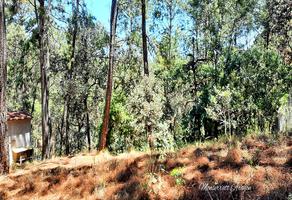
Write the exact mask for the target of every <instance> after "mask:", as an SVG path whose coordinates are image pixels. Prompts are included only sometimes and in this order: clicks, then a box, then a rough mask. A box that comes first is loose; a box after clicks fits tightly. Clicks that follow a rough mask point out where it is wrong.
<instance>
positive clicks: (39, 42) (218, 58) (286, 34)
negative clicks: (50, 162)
mask: <svg viewBox="0 0 292 200" xmlns="http://www.w3.org/2000/svg"><path fill="white" fill-rule="evenodd" d="M42 2H44V5H43V6H45V7H46V8H47V9H45V10H46V11H47V12H44V10H43V8H42V7H41V6H42ZM96 3H98V2H96ZM142 5H143V6H142ZM117 7H118V8H117V10H118V16H117V29H116V34H115V33H113V34H115V36H116V38H115V39H116V41H115V42H114V43H113V41H112V40H113V39H112V38H113V35H110V33H109V32H108V31H107V30H106V28H105V27H104V26H103V25H102V24H101V23H100V22H99V21H98V19H96V18H95V17H94V16H93V15H92V14H91V13H89V12H88V9H87V7H86V3H85V1H84V0H76V1H67V0H58V1H55V0H52V1H11V0H7V4H6V10H5V13H6V15H7V18H6V27H7V48H8V49H7V56H8V59H7V63H8V81H7V105H8V109H9V110H24V111H28V112H30V113H31V114H32V115H33V141H34V145H35V146H36V147H37V146H39V144H41V141H43V140H44V139H46V140H47V142H46V143H43V145H50V147H48V148H49V149H48V150H44V149H43V151H52V154H54V155H62V154H71V153H77V152H80V151H82V150H83V149H89V150H90V149H91V148H97V147H98V145H99V136H100V134H101V130H102V121H103V114H104V106H105V105H106V102H105V95H106V88H107V76H108V72H109V71H110V70H108V66H109V64H110V65H111V69H112V73H113V74H112V77H109V78H112V79H113V80H112V82H113V87H112V91H108V92H110V93H112V98H111V107H110V113H109V124H108V125H107V126H108V130H103V131H106V132H107V133H108V134H107V136H106V137H107V144H106V145H107V147H108V149H109V150H111V151H113V152H123V151H126V150H130V149H140V150H143V149H147V148H148V145H149V143H148V140H149V137H148V136H149V135H148V133H149V132H151V134H152V135H153V138H154V139H153V138H152V139H153V140H154V142H153V144H154V147H155V148H156V149H172V148H175V147H177V146H181V145H183V144H186V143H189V142H193V141H195V140H198V139H200V140H204V139H208V138H213V137H218V136H219V135H220V134H236V135H240V134H246V133H248V132H252V131H261V132H274V131H276V130H277V127H276V126H277V116H278V110H279V108H280V106H281V105H282V104H284V103H285V102H286V101H287V96H288V93H289V88H292V85H291V83H292V66H291V63H292V62H291V52H292V50H291V41H292V39H291V37H292V33H291V15H292V14H291V13H292V12H291V3H290V2H289V1H288V0H276V1H270V0H260V1H256V0H227V1H226V0H224V1H223V0H164V1H159V3H157V1H153V0H149V1H147V0H146V1H140V0H129V1H127V0H120V1H118V2H117ZM141 8H142V9H141ZM42 20H45V22H44V23H45V24H42ZM41 25H44V26H45V27H44V30H42V27H40V26H41ZM111 26H112V29H113V28H114V27H115V25H113V24H112V25H111ZM42 31H43V32H42ZM44 31H45V32H44ZM111 33H112V32H111ZM44 37H45V38H44ZM110 43H111V45H109V44H110ZM110 46H111V48H110ZM145 47H146V49H145ZM113 50H115V51H113ZM109 52H111V54H109ZM147 54H148V55H147ZM109 57H113V58H112V60H111V59H109ZM146 57H147V58H149V59H148V60H146V61H145V58H146ZM46 59H48V60H46ZM44 62H47V63H44ZM109 62H112V63H109ZM113 63H114V64H113ZM40 65H41V66H42V65H46V67H45V71H43V72H42V69H44V67H40ZM148 69H149V73H148V71H147V70H148ZM145 70H146V71H145ZM44 73H45V74H44ZM144 74H149V75H148V76H144ZM41 75H42V76H41ZM46 77H47V81H48V82H47V83H46V79H45V78H46ZM41 84H42V85H43V87H41ZM46 84H47V85H46ZM46 86H47V88H45V89H47V91H48V92H49V93H48V94H50V95H49V96H47V97H48V99H47V102H46V103H47V105H48V106H49V107H44V101H45V100H46V99H44V96H43V95H47V93H43V91H44V87H46ZM110 87H111V86H110ZM42 99H43V100H42ZM44 113H47V114H48V115H47V116H46V115H45V116H44ZM42 117H43V123H46V126H48V127H47V128H48V129H46V132H45V133H44V132H43V136H42V134H41V132H42V130H44V127H43V128H42ZM44 117H45V118H44ZM44 120H45V121H44ZM46 134H47V137H48V138H46V137H44V135H45V136H46ZM104 145H105V144H104ZM38 153H40V152H38ZM44 154H46V156H44V157H49V153H48V152H47V153H44V152H43V155H44Z"/></svg>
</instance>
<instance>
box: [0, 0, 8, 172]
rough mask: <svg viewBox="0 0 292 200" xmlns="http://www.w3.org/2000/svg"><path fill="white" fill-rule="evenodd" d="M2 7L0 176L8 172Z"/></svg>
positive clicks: (0, 12) (0, 16) (0, 7)
mask: <svg viewBox="0 0 292 200" xmlns="http://www.w3.org/2000/svg"><path fill="white" fill-rule="evenodd" d="M4 5H5V1H4V0H0V174H6V173H8V172H9V157H8V155H9V153H8V152H9V149H8V135H7V108H6V81H7V65H6V27H5V15H4Z"/></svg>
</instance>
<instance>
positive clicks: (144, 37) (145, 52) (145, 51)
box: [141, 0, 149, 76]
mask: <svg viewBox="0 0 292 200" xmlns="http://www.w3.org/2000/svg"><path fill="white" fill-rule="evenodd" d="M141 2H142V41H143V66H144V74H145V75H146V76H149V67H148V48H147V31H146V3H145V0H141Z"/></svg>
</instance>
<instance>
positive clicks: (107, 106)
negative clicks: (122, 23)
mask: <svg viewBox="0 0 292 200" xmlns="http://www.w3.org/2000/svg"><path fill="white" fill-rule="evenodd" d="M117 16H118V5H117V0H112V7H111V30H110V52H109V66H108V79H107V89H106V100H105V107H104V117H103V124H102V131H101V136H100V141H99V150H103V149H104V148H105V147H106V139H107V133H108V126H109V117H110V105H111V97H112V85H113V68H114V53H115V47H114V45H115V35H116V26H117Z"/></svg>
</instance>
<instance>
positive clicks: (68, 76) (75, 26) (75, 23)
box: [61, 0, 79, 155]
mask: <svg viewBox="0 0 292 200" xmlns="http://www.w3.org/2000/svg"><path fill="white" fill-rule="evenodd" d="M72 10H73V31H72V44H71V55H70V60H69V64H68V69H67V74H66V77H65V78H66V79H67V80H68V89H67V91H66V95H65V100H64V111H63V112H64V113H63V128H62V133H61V135H63V136H64V137H65V154H66V155H68V154H69V153H70V144H69V129H70V126H69V115H70V112H69V103H70V90H71V89H72V83H71V81H72V78H73V77H72V76H73V68H74V65H75V51H76V39H77V33H78V13H79V0H76V2H75V5H74V3H73V4H72Z"/></svg>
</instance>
